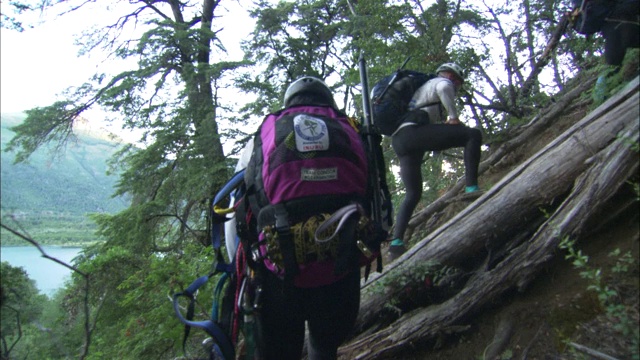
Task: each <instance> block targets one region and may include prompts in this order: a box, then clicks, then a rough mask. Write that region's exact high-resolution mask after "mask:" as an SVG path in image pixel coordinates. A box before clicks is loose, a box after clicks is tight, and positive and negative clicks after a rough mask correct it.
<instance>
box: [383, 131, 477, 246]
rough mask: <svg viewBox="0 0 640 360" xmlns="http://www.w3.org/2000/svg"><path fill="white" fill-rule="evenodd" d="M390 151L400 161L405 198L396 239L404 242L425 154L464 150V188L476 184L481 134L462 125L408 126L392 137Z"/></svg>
mask: <svg viewBox="0 0 640 360" xmlns="http://www.w3.org/2000/svg"><path fill="white" fill-rule="evenodd" d="M391 145H392V146H393V150H394V151H395V152H396V155H397V156H398V160H399V161H400V178H401V179H402V182H403V183H404V186H405V191H406V195H405V197H404V200H403V201H402V204H401V205H400V208H399V209H398V214H397V216H396V224H395V228H394V231H393V237H394V238H395V239H403V237H404V232H405V231H406V229H407V225H408V224H409V220H410V219H411V215H412V213H413V210H414V209H415V207H416V206H417V205H418V202H419V201H420V196H421V195H422V172H421V170H420V169H421V166H422V158H423V157H424V154H425V153H426V152H427V151H442V150H446V149H450V148H455V147H464V170H465V182H466V185H467V186H472V185H478V166H479V164H480V146H481V145H482V133H481V132H480V130H478V129H474V128H470V127H467V126H464V125H447V124H426V125H419V126H407V127H405V128H402V129H400V130H399V131H398V133H396V134H395V135H394V136H393V139H392V141H391Z"/></svg>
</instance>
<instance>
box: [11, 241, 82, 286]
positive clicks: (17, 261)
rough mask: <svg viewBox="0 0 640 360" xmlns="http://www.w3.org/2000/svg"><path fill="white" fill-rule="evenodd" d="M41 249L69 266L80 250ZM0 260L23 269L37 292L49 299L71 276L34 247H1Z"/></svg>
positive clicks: (67, 248)
mask: <svg viewBox="0 0 640 360" xmlns="http://www.w3.org/2000/svg"><path fill="white" fill-rule="evenodd" d="M43 249H44V251H45V252H46V253H47V255H49V256H51V257H54V258H56V259H58V260H60V261H62V262H64V263H67V264H69V265H73V264H72V260H73V258H74V257H76V255H78V254H79V253H80V251H81V250H82V249H81V248H69V247H59V246H44V247H43ZM0 259H1V260H2V261H7V262H8V263H9V264H11V266H14V267H22V268H24V270H25V271H26V272H27V274H28V275H29V278H31V279H32V280H35V282H36V286H37V288H38V290H40V292H41V293H43V294H45V295H47V296H49V297H51V295H53V294H54V293H55V291H56V290H57V289H59V288H61V287H62V286H63V285H64V282H65V281H66V280H67V279H69V278H70V274H71V270H70V269H68V268H66V267H64V266H62V265H60V264H58V263H56V262H54V261H52V260H49V259H45V258H43V257H42V254H41V253H40V251H39V250H38V249H37V248H36V247H34V246H7V247H4V246H3V247H2V248H0Z"/></svg>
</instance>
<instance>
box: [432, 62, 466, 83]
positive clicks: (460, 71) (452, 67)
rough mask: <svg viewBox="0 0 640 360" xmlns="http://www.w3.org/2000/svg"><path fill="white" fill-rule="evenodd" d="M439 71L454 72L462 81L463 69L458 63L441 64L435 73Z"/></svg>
mask: <svg viewBox="0 0 640 360" xmlns="http://www.w3.org/2000/svg"><path fill="white" fill-rule="evenodd" d="M441 71H451V72H452V73H454V74H456V75H457V76H458V77H459V78H460V80H462V81H464V70H463V69H462V67H460V65H458V64H454V63H445V64H442V65H440V66H439V67H438V69H437V70H436V74H437V73H439V72H441Z"/></svg>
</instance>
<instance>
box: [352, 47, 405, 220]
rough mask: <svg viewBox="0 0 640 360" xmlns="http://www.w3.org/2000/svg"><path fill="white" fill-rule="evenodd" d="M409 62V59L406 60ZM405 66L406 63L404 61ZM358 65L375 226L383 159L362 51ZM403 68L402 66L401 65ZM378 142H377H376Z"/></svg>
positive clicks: (380, 216)
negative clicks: (374, 126) (379, 147)
mask: <svg viewBox="0 0 640 360" xmlns="http://www.w3.org/2000/svg"><path fill="white" fill-rule="evenodd" d="M407 61H409V59H407ZM405 64H406V61H405ZM358 65H359V67H360V85H361V86H362V112H363V114H364V121H363V124H364V131H365V135H366V139H367V154H368V158H369V166H370V168H371V169H373V173H374V174H375V175H374V176H373V191H374V194H373V220H374V221H375V222H376V224H381V223H382V213H381V205H382V199H381V198H380V196H381V194H380V192H381V188H380V171H379V170H380V167H379V166H380V165H381V164H380V161H384V160H383V159H379V158H378V152H377V151H376V146H375V144H376V143H375V141H376V138H375V135H378V136H379V134H374V128H373V123H372V120H371V102H370V101H369V81H368V80H367V64H366V60H365V59H364V51H361V52H360V58H359V59H358ZM403 66H404V65H403ZM378 141H379V140H378Z"/></svg>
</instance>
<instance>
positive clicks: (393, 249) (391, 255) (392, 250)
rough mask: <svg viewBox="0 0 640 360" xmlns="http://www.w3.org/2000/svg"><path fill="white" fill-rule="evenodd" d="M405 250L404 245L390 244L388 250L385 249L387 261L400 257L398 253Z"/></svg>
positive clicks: (400, 253) (402, 252)
mask: <svg viewBox="0 0 640 360" xmlns="http://www.w3.org/2000/svg"><path fill="white" fill-rule="evenodd" d="M406 252H407V247H406V246H404V245H391V246H389V251H387V258H388V259H389V261H390V262H391V261H393V260H395V259H397V258H399V257H400V255H402V254H404V253H406Z"/></svg>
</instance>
